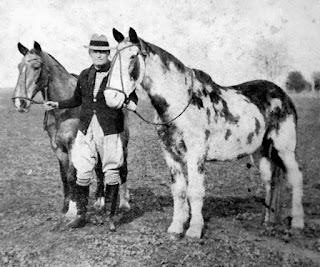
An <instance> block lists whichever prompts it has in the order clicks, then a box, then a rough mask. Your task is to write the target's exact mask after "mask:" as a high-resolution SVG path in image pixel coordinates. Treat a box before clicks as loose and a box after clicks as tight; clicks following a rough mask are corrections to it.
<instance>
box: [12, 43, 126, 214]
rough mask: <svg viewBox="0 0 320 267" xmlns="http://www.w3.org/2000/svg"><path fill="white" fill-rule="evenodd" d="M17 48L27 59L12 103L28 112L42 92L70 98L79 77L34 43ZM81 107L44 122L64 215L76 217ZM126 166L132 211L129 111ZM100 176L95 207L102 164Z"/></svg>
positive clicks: (48, 96) (123, 202) (123, 200)
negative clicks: (74, 155)
mask: <svg viewBox="0 0 320 267" xmlns="http://www.w3.org/2000/svg"><path fill="white" fill-rule="evenodd" d="M18 49H19V51H20V53H21V54H22V55H23V56H24V57H23V59H22V61H21V62H20V63H19V65H18V68H19V72H20V74H19V78H18V81H17V85H16V87H15V90H14V94H13V100H14V105H15V107H16V109H17V110H18V111H19V112H28V111H29V108H30V105H31V104H32V103H33V102H35V101H34V100H33V97H34V96H35V95H36V94H37V93H38V92H41V93H42V96H43V98H44V100H45V101H47V100H52V101H60V100H63V99H67V98H70V97H71V96H72V95H73V92H74V89H75V87H76V83H77V78H76V75H73V74H70V73H68V72H67V71H66V69H65V68H64V67H63V66H62V65H61V64H60V63H59V62H58V61H57V60H56V59H55V58H54V57H53V56H51V55H50V54H48V53H46V52H45V51H43V50H42V49H41V46H40V45H39V44H38V43H37V42H34V48H33V49H31V50H30V51H29V49H28V48H26V47H24V46H23V45H22V44H21V43H18ZM80 108H81V107H78V108H72V109H60V110H51V111H47V112H46V114H45V119H44V129H45V130H46V131H47V132H48V135H49V138H50V144H51V148H52V150H53V151H54V153H55V155H56V156H57V158H58V161H59V165H60V175H61V180H62V184H63V193H64V201H63V208H62V212H63V213H66V216H67V217H74V216H75V215H76V212H77V210H76V205H75V199H74V197H75V196H74V187H75V181H76V177H75V169H74V167H73V165H72V162H71V158H70V157H71V149H72V146H73V143H74V139H75V137H76V133H77V130H78V123H79V115H80ZM122 139H123V144H124V155H125V164H124V166H123V167H122V169H121V171H120V175H121V180H122V185H121V187H120V208H124V209H129V208H130V205H129V202H128V201H129V192H128V190H127V187H126V177H127V163H126V159H127V153H128V150H127V145H128V142H129V129H128V112H127V111H125V131H124V132H123V133H122ZM96 174H97V177H98V182H97V185H98V186H97V191H96V197H97V200H96V202H95V206H96V207H98V208H102V207H103V206H104V203H105V201H104V193H103V192H104V184H103V172H102V169H101V164H99V163H98V165H97V168H96Z"/></svg>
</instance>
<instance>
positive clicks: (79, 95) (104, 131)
mask: <svg viewBox="0 0 320 267" xmlns="http://www.w3.org/2000/svg"><path fill="white" fill-rule="evenodd" d="M85 48H88V49H89V55H90V57H91V59H92V61H93V65H92V66H91V67H90V68H88V69H85V70H83V71H82V72H81V73H80V76H79V78H78V82H77V86H76V89H75V91H74V95H73V97H71V98H70V99H66V100H63V101H59V102H53V101H47V102H46V103H45V104H44V107H45V109H47V110H50V109H54V108H73V107H77V106H80V105H82V108H81V114H80V122H79V130H78V133H77V136H76V139H75V143H74V146H73V150H72V162H73V165H74V167H75V169H76V171H77V182H76V184H77V185H76V205H77V210H78V214H77V217H76V218H75V219H74V220H73V221H71V222H70V223H69V227H71V228H78V227H83V226H84V225H85V224H86V218H85V214H86V212H87V205H88V199H89V186H90V183H91V179H92V178H93V170H94V167H95V164H96V162H97V158H98V156H100V158H101V161H102V170H103V172H104V176H105V184H106V189H105V190H106V192H105V194H106V197H109V198H111V199H112V200H113V199H116V197H117V195H118V190H119V183H120V176H119V169H120V167H121V166H122V165H123V160H124V159H123V147H122V142H121V139H120V133H121V132H122V131H123V129H124V114H123V111H122V109H121V107H122V106H123V104H124V98H125V97H124V95H123V94H121V93H117V92H115V91H113V93H112V99H111V100H110V99H106V98H107V97H109V96H108V94H109V95H110V91H109V92H108V93H106V94H105V93H104V89H105V87H106V82H107V76H108V73H109V68H110V61H109V60H108V57H109V55H110V52H109V50H110V47H109V42H108V40H107V37H106V36H105V35H100V36H99V35H97V34H93V35H92V37H91V40H90V43H89V45H88V46H85ZM105 92H107V91H105ZM106 100H108V103H109V106H108V105H107V104H106ZM137 100H138V99H137V96H136V95H135V94H131V96H130V97H129V102H128V106H129V107H130V109H135V107H136V103H137ZM112 102H113V104H112V105H110V103H112ZM110 106H112V107H110Z"/></svg>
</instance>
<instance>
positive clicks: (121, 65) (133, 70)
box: [107, 28, 145, 97]
mask: <svg viewBox="0 0 320 267" xmlns="http://www.w3.org/2000/svg"><path fill="white" fill-rule="evenodd" d="M113 36H114V38H115V40H116V41H117V42H118V45H117V47H116V53H115V55H114V57H113V59H112V62H111V67H110V75H109V79H108V83H107V89H111V90H116V91H122V92H123V93H124V94H125V96H126V97H128V96H129V95H130V94H131V93H132V92H133V91H134V90H135V89H136V88H137V87H139V85H140V84H141V83H142V80H143V78H144V73H145V63H144V50H143V44H142V41H141V39H140V38H139V37H138V35H137V33H136V32H135V30H134V29H132V28H130V30H129V37H127V38H125V37H124V36H123V35H122V33H120V32H119V31H117V30H116V29H113Z"/></svg>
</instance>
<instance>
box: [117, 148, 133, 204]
mask: <svg viewBox="0 0 320 267" xmlns="http://www.w3.org/2000/svg"><path fill="white" fill-rule="evenodd" d="M123 157H124V161H123V165H122V167H121V168H120V178H121V185H120V190H119V195H120V196H119V198H120V204H119V209H121V210H130V208H131V207H130V204H129V201H130V193H129V189H128V188H127V175H128V165H127V158H128V148H127V147H124V148H123Z"/></svg>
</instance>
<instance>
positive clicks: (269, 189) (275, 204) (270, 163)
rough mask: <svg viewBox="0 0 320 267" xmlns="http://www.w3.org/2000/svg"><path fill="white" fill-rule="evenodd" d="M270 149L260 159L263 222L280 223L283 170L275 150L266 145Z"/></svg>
mask: <svg viewBox="0 0 320 267" xmlns="http://www.w3.org/2000/svg"><path fill="white" fill-rule="evenodd" d="M267 150H269V151H270V153H268V155H265V156H264V157H262V158H261V160H260V166H259V170H260V175H261V179H262V180H263V181H264V183H265V187H266V188H265V189H266V197H265V203H264V204H265V206H266V209H265V215H264V223H272V224H276V223H280V221H281V207H282V206H281V196H282V184H283V179H284V177H283V175H282V174H283V171H282V169H281V165H280V164H279V160H278V157H277V155H276V153H277V152H276V151H275V150H274V149H273V147H272V146H268V148H267Z"/></svg>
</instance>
